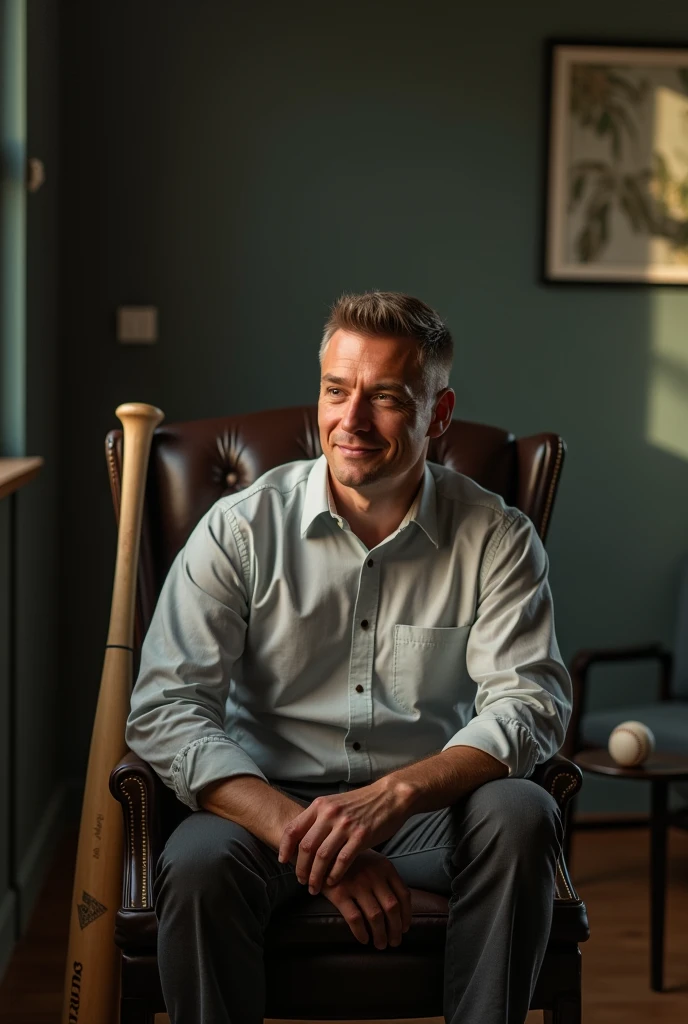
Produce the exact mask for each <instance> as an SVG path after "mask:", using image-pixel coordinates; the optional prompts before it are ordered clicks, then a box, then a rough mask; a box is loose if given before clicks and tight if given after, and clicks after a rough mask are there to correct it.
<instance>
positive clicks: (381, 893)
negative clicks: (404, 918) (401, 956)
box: [373, 881, 402, 946]
mask: <svg viewBox="0 0 688 1024" xmlns="http://www.w3.org/2000/svg"><path fill="white" fill-rule="evenodd" d="M373 892H374V893H375V899H376V900H377V902H378V903H379V904H380V906H381V907H382V909H383V911H384V914H385V919H386V920H385V924H386V927H387V939H388V941H389V944H390V946H398V945H399V944H400V943H401V935H402V924H401V903H400V902H399V898H398V896H397V895H396V893H395V892H394V891H393V890H392V889H391V888H390V887H389V885H388V884H387V882H386V881H382V882H380V883H379V884H378V885H376V886H374V888H373Z"/></svg>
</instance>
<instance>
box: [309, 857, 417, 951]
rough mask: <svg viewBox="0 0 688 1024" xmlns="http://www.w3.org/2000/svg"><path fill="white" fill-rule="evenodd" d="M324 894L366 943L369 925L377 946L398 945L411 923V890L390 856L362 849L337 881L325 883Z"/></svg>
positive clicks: (354, 932)
mask: <svg viewBox="0 0 688 1024" xmlns="http://www.w3.org/2000/svg"><path fill="white" fill-rule="evenodd" d="M322 893H323V896H326V897H327V898H328V900H329V901H330V903H333V904H334V906H335V907H336V908H337V909H338V910H339V912H340V914H341V915H342V917H343V918H344V920H345V921H346V923H347V924H348V925H349V928H350V929H351V931H352V932H353V934H354V936H355V937H356V938H357V939H358V941H359V942H361V943H364V944H367V942H368V931H367V929H366V926H365V922H366V920H367V921H368V924H369V925H370V930H371V932H372V935H373V943H374V944H375V948H376V949H385V948H386V946H387V943H388V942H389V944H390V946H398V945H399V944H400V942H401V936H402V934H403V933H404V932H407V931H408V930H409V928H410V927H411V893H410V892H409V889H408V886H407V885H406V884H405V882H403V881H402V879H401V877H400V875H399V873H398V871H397V869H396V868H395V867H394V865H393V864H392V862H391V861H390V860H387V858H386V857H383V855H382V854H381V853H376V852H375V850H364V851H363V853H359V855H358V856H357V857H356V859H355V860H354V862H353V864H352V865H351V866H350V868H349V870H348V871H347V873H346V877H345V878H344V879H343V880H342V881H341V882H339V883H338V884H337V885H324V886H323V890H322Z"/></svg>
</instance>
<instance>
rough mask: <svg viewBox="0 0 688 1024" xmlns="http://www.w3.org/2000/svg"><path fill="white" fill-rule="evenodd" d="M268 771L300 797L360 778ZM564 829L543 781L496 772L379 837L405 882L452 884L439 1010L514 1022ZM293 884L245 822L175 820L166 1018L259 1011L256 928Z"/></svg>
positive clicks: (547, 918)
mask: <svg viewBox="0 0 688 1024" xmlns="http://www.w3.org/2000/svg"><path fill="white" fill-rule="evenodd" d="M271 781H272V784H273V785H276V786H278V787H279V788H280V789H282V790H283V791H284V792H286V793H288V794H289V795H290V796H293V797H294V798H295V799H296V800H298V801H299V802H300V803H301V804H302V805H303V806H304V807H305V806H308V804H309V803H310V801H311V800H313V799H315V797H316V796H321V795H324V794H327V793H341V792H345V791H348V790H350V789H354V788H357V787H355V786H353V785H350V784H348V783H345V782H344V783H333V784H323V783H315V784H307V783H292V782H281V781H279V780H271ZM561 840H562V830H561V821H560V816H559V810H558V807H557V805H556V803H555V801H554V800H553V799H552V797H551V796H550V795H549V794H548V793H547V792H546V791H545V790H544V789H542V788H541V787H540V786H538V785H536V783H534V782H531V781H529V780H525V779H499V780H497V781H494V782H488V783H487V784H486V785H484V786H481V787H480V788H479V789H477V790H476V791H475V792H473V793H472V794H471V795H470V796H468V797H466V798H464V799H462V800H460V801H458V802H457V803H455V804H452V805H451V806H450V807H446V808H443V809H442V810H439V811H430V812H427V813H424V814H415V815H413V816H412V817H410V818H409V819H408V820H407V821H406V822H405V823H404V824H403V825H402V827H401V828H400V829H399V830H398V832H396V834H395V835H393V836H392V837H391V838H390V839H388V840H386V841H385V842H383V843H380V844H379V845H378V846H376V847H374V849H376V850H378V851H379V852H381V853H383V854H384V855H385V856H386V857H388V858H389V859H390V860H391V861H392V863H393V864H394V866H395V867H396V869H397V871H398V872H399V874H400V876H401V877H402V879H403V880H404V881H405V882H406V884H407V885H409V886H411V887H412V888H418V889H426V890H428V891H430V892H437V893H442V894H443V895H446V896H448V897H449V920H448V927H447V940H446V948H445V970H444V1017H445V1020H446V1021H447V1024H523V1021H524V1020H525V1017H526V1014H527V1012H528V1006H529V1003H530V999H531V995H532V992H533V989H534V987H535V982H536V981H537V977H538V974H539V971H540V966H541V964H542V959H543V957H544V954H545V948H546V945H547V939H548V936H549V930H550V924H551V918H552V906H553V895H554V875H555V870H556V862H557V858H558V855H559V851H560V849H561ZM297 891H301V892H302V893H303V894H304V898H305V899H309V898H310V897H309V894H308V888H307V886H302V885H301V884H300V883H299V881H298V880H297V878H296V875H295V873H294V866H293V865H292V864H280V863H279V862H278V860H277V854H276V852H275V851H274V850H272V848H271V847H269V846H267V844H265V843H263V842H262V840H259V839H257V838H256V837H255V836H254V835H252V834H251V833H250V832H249V831H247V830H246V829H245V828H243V827H242V826H240V825H237V824H236V823H235V822H232V821H228V820H227V819H226V818H221V817H219V816H217V815H215V814H211V813H209V812H207V811H198V812H196V813H195V814H192V815H191V816H190V817H188V818H186V819H185V820H184V821H182V823H181V824H180V825H179V826H178V828H177V829H176V830H175V831H174V832H173V833H172V835H171V836H170V838H169V839H168V841H167V845H166V846H165V849H164V851H163V853H162V855H161V857H160V860H159V862H158V865H157V871H156V879H155V885H154V897H155V909H156V915H157V917H158V922H159V929H158V963H159V967H160V975H161V981H162V989H163V994H164V996H165V1002H166V1004H167V1010H168V1013H169V1015H170V1019H171V1021H172V1024H262V1022H263V1016H264V1007H265V973H264V966H263V935H264V932H265V929H266V926H267V924H268V921H269V919H270V915H271V913H272V912H273V911H274V910H275V909H276V908H277V907H279V906H280V905H281V904H283V903H284V902H285V901H286V900H288V899H290V898H291V897H293V895H294V894H295V893H296V892H297ZM411 928H413V924H411ZM403 944H404V940H403V938H402V943H401V945H402V947H403ZM371 952H372V951H371ZM373 955H374V954H373Z"/></svg>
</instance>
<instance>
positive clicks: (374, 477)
mask: <svg viewBox="0 0 688 1024" xmlns="http://www.w3.org/2000/svg"><path fill="white" fill-rule="evenodd" d="M328 463H329V467H330V472H331V473H332V474H333V476H334V478H335V480H336V481H337V483H340V484H341V485H342V487H365V486H366V485H367V484H374V483H376V482H377V481H378V480H383V479H384V478H385V477H386V476H387V473H386V466H385V465H384V464H379V463H378V464H377V465H372V466H350V465H347V464H346V462H345V464H344V465H342V462H341V461H340V459H337V458H334V459H332V461H331V462H330V461H329V460H328Z"/></svg>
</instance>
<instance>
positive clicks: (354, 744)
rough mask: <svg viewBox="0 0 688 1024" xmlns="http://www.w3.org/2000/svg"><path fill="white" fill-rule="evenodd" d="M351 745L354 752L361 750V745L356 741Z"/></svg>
mask: <svg viewBox="0 0 688 1024" xmlns="http://www.w3.org/2000/svg"><path fill="white" fill-rule="evenodd" d="M351 745H352V747H353V748H354V750H360V749H361V744H360V743H359V742H358V740H357V741H356V742H355V743H352V744H351Z"/></svg>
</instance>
